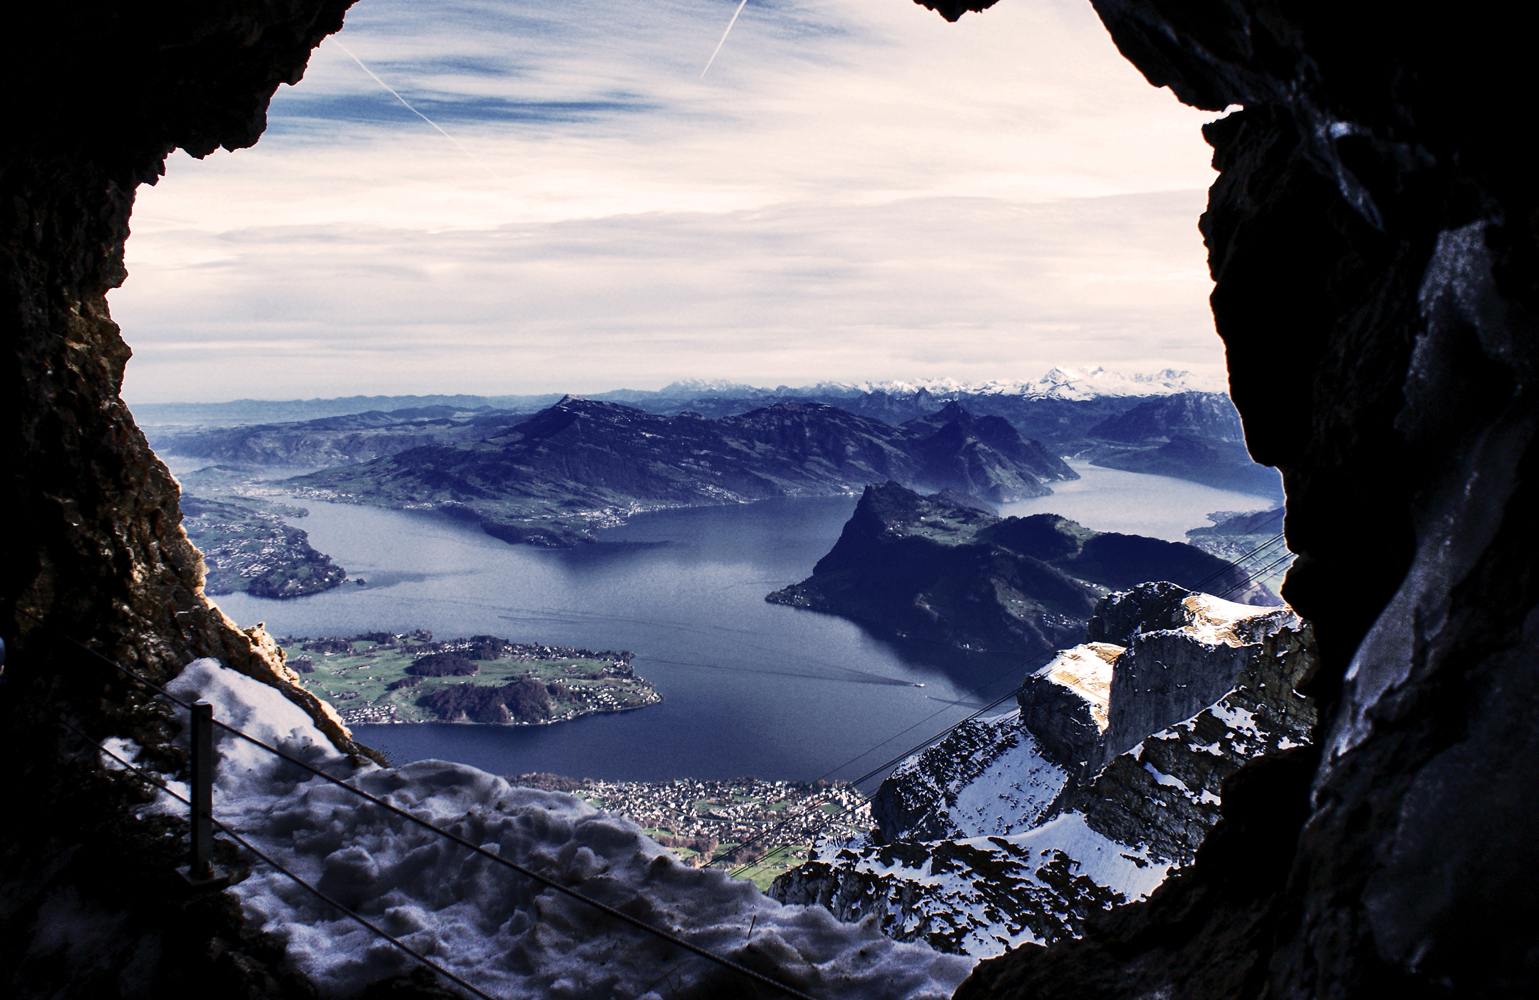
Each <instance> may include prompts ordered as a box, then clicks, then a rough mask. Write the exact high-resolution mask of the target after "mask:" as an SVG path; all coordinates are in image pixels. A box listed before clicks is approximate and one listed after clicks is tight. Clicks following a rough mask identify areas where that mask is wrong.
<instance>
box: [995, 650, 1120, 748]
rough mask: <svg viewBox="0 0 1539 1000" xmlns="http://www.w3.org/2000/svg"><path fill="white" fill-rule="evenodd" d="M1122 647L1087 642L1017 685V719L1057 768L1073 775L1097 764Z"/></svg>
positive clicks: (1061, 653) (1064, 651)
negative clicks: (1029, 731)
mask: <svg viewBox="0 0 1539 1000" xmlns="http://www.w3.org/2000/svg"><path fill="white" fill-rule="evenodd" d="M1122 652H1123V647H1121V646H1118V645H1114V644H1112V643H1109V642H1087V643H1085V644H1083V645H1079V646H1075V647H1073V648H1072V649H1065V650H1063V651H1061V652H1059V654H1058V655H1057V656H1055V657H1053V659H1052V660H1051V661H1049V662H1048V663H1047V664H1046V665H1045V666H1043V667H1042V668H1041V669H1040V670H1037V671H1036V672H1034V673H1033V674H1031V675H1030V676H1029V677H1027V678H1026V680H1025V682H1024V683H1023V684H1022V685H1021V690H1020V692H1019V694H1018V695H1017V699H1016V700H1017V701H1019V702H1020V706H1021V719H1022V720H1023V722H1024V723H1025V725H1026V728H1027V729H1029V730H1031V731H1032V733H1034V734H1035V735H1036V737H1037V739H1038V740H1039V741H1040V742H1041V744H1042V748H1043V749H1044V750H1045V751H1046V752H1047V754H1048V756H1049V757H1051V758H1052V759H1053V760H1054V761H1055V762H1056V763H1058V764H1060V765H1062V766H1063V767H1066V768H1068V769H1069V770H1070V771H1078V770H1080V769H1082V768H1085V767H1088V766H1091V765H1093V764H1095V763H1098V762H1099V755H1100V746H1101V743H1102V739H1103V736H1104V734H1105V732H1106V727H1107V724H1108V723H1107V720H1108V717H1109V715H1108V713H1109V710H1110V702H1111V686H1112V674H1113V669H1112V665H1113V664H1114V663H1116V662H1117V659H1118V658H1119V657H1120V656H1121V655H1122Z"/></svg>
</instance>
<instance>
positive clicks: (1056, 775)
mask: <svg viewBox="0 0 1539 1000" xmlns="http://www.w3.org/2000/svg"><path fill="white" fill-rule="evenodd" d="M1014 714H1015V715H1016V716H1019V714H1020V713H1019V712H1016V713H1014ZM1068 782H1069V775H1068V772H1066V771H1064V770H1063V768H1061V767H1059V766H1058V765H1056V764H1054V763H1052V762H1051V761H1048V760H1046V759H1044V758H1043V757H1042V754H1041V753H1040V751H1039V750H1038V748H1037V741H1036V739H1035V738H1034V737H1033V736H1032V735H1031V733H1029V732H1027V731H1026V730H1024V729H1023V730H1021V734H1020V741H1019V742H1018V743H1016V745H1015V746H1013V747H1011V748H1010V749H1008V750H1006V751H1005V752H1004V753H1002V754H1000V755H999V756H998V757H996V758H995V759H994V760H993V761H991V762H990V763H989V766H988V767H986V768H985V769H984V770H983V772H982V773H980V774H979V775H978V776H977V777H975V778H973V779H972V780H971V781H970V782H968V783H967V784H966V785H964V786H963V787H962V789H961V791H959V792H958V793H957V796H956V801H955V802H954V803H953V804H952V805H951V807H950V808H949V809H948V810H947V813H948V818H949V819H950V821H951V822H952V824H953V825H955V826H956V828H957V830H958V831H959V832H960V834H961V836H962V837H963V838H969V837H987V836H1001V835H1005V834H1010V833H1014V832H1015V831H1017V830H1020V829H1022V828H1026V827H1030V826H1031V825H1032V824H1033V823H1035V822H1036V821H1037V820H1038V819H1039V818H1041V816H1042V814H1043V813H1044V812H1046V811H1047V808H1048V807H1049V806H1051V805H1052V804H1053V800H1054V799H1056V798H1057V797H1058V793H1059V792H1061V791H1063V787H1064V785H1066V784H1068Z"/></svg>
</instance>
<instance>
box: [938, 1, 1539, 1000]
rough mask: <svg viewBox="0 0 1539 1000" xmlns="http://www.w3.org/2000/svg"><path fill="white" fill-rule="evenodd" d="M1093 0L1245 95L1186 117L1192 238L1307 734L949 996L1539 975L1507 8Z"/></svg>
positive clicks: (1537, 353)
mask: <svg viewBox="0 0 1539 1000" xmlns="http://www.w3.org/2000/svg"><path fill="white" fill-rule="evenodd" d="M1094 2H1095V7H1096V10H1097V12H1098V13H1099V14H1100V16H1101V18H1102V20H1103V22H1104V23H1105V24H1106V26H1107V28H1108V30H1109V31H1110V32H1111V35H1112V38H1113V40H1114V41H1115V42H1116V44H1117V46H1118V47H1119V48H1120V49H1121V50H1122V52H1123V53H1124V54H1125V55H1126V56H1127V57H1128V58H1129V59H1130V60H1131V61H1132V62H1133V63H1134V64H1135V65H1137V66H1138V67H1139V68H1140V69H1141V70H1142V71H1143V73H1144V74H1145V76H1147V77H1148V78H1149V80H1150V81H1151V82H1152V83H1155V84H1157V85H1163V86H1169V87H1170V88H1171V89H1172V90H1173V91H1174V92H1175V93H1176V95H1177V96H1178V97H1179V98H1180V99H1181V100H1183V101H1185V102H1187V103H1189V104H1193V105H1195V106H1198V107H1202V108H1209V109H1214V110H1219V109H1223V108H1226V107H1228V106H1230V105H1241V106H1243V108H1244V110H1242V111H1239V112H1236V113H1234V114H1231V115H1229V116H1228V117H1226V118H1224V119H1222V120H1220V121H1217V122H1215V123H1213V124H1212V125H1210V126H1208V127H1207V129H1206V130H1205V132H1206V135H1207V137H1208V139H1209V141H1210V142H1211V143H1212V144H1213V146H1214V150H1215V152H1214V164H1215V166H1216V167H1217V168H1218V169H1219V171H1220V176H1219V178H1218V180H1217V181H1216V183H1215V184H1214V186H1213V188H1212V190H1211V192H1210V196H1209V203H1208V211H1207V213H1206V214H1205V215H1204V217H1203V220H1202V232H1203V236H1204V238H1205V240H1206V242H1207V245H1208V249H1209V264H1210V267H1211V270H1212V273H1213V277H1214V279H1215V281H1216V287H1215V289H1214V292H1213V296H1212V304H1213V311H1214V316H1215V319H1216V321H1217V326H1218V331H1219V334H1220V336H1221V337H1222V338H1223V340H1224V344H1225V347H1226V351H1227V357H1228V367H1229V374H1230V391H1231V396H1232V398H1233V399H1234V402H1235V404H1236V406H1237V407H1238V409H1239V411H1240V415H1241V418H1242V420H1243V421H1244V424H1245V431H1246V442H1247V444H1248V446H1249V448H1250V452H1251V454H1252V455H1253V456H1254V457H1255V458H1256V459H1257V460H1258V461H1261V462H1265V463H1268V464H1272V465H1276V466H1277V467H1279V468H1280V469H1281V470H1282V472H1283V475H1284V480H1285V484H1286V488H1287V496H1288V503H1287V519H1286V525H1287V536H1288V545H1289V548H1290V549H1292V550H1293V551H1295V552H1297V553H1299V559H1298V562H1297V563H1296V565H1295V566H1294V568H1293V570H1292V571H1291V572H1290V574H1289V577H1288V581H1287V583H1286V584H1285V586H1284V589H1283V596H1284V597H1286V598H1287V599H1288V600H1289V602H1290V603H1291V604H1292V605H1293V606H1294V607H1295V608H1296V609H1297V610H1298V611H1299V613H1300V614H1301V615H1303V616H1304V617H1306V618H1308V619H1309V620H1310V621H1312V622H1313V623H1314V624H1315V626H1316V628H1317V630H1318V635H1319V642H1320V652H1321V669H1320V671H1319V673H1318V674H1317V676H1316V678H1315V680H1314V681H1313V683H1312V684H1311V685H1310V688H1309V690H1310V693H1311V694H1313V695H1314V696H1315V697H1316V698H1317V699H1318V700H1319V702H1320V708H1321V719H1322V722H1321V729H1320V736H1321V737H1322V740H1321V741H1320V743H1321V745H1322V746H1323V748H1324V749H1323V756H1322V755H1321V754H1320V753H1317V752H1309V751H1292V752H1290V755H1287V756H1285V757H1284V758H1281V759H1279V760H1276V761H1271V762H1268V763H1266V764H1264V765H1259V766H1258V765H1253V766H1252V767H1250V768H1246V769H1243V770H1242V771H1241V772H1239V773H1238V774H1236V775H1235V776H1234V778H1233V779H1231V790H1230V793H1229V794H1226V796H1225V803H1224V817H1225V818H1224V821H1223V822H1222V823H1221V824H1220V825H1219V827H1218V828H1217V829H1216V830H1215V831H1214V833H1213V835H1212V836H1210V837H1209V838H1208V841H1207V842H1206V843H1205V845H1204V847H1203V849H1202V852H1201V853H1200V854H1199V856H1198V860H1197V863H1196V865H1195V866H1194V868H1193V869H1192V870H1191V871H1190V872H1189V873H1187V874H1186V875H1184V876H1182V877H1181V878H1179V879H1177V880H1175V881H1174V882H1173V883H1172V884H1170V885H1168V886H1166V887H1165V888H1163V889H1162V890H1161V891H1160V892H1159V893H1157V894H1156V895H1155V896H1154V898H1153V899H1152V900H1151V901H1150V902H1149V903H1148V904H1145V905H1142V906H1138V907H1131V908H1129V909H1128V910H1127V911H1126V912H1123V913H1118V914H1116V915H1115V916H1114V917H1113V918H1111V919H1108V920H1105V921H1102V922H1092V925H1091V926H1090V928H1089V929H1088V932H1087V935H1086V938H1085V940H1083V941H1080V942H1075V943H1072V944H1068V945H1064V946H1058V947H1054V948H1051V949H1048V950H1042V949H1036V948H1024V949H1021V950H1020V951H1019V952H1017V953H1015V954H1012V955H1009V956H1006V957H1004V958H1001V959H1000V960H998V961H997V962H992V963H985V964H984V965H983V966H980V967H979V969H978V970H977V972H976V973H975V974H974V976H973V977H972V979H971V980H970V981H969V982H968V983H967V984H965V985H964V987H963V988H962V990H961V991H960V993H959V995H960V996H963V997H968V998H977V997H1003V996H1018V995H1030V996H1034V997H1044V998H1047V997H1068V996H1073V997H1112V996H1129V997H1131V996H1141V995H1167V996H1171V997H1201V996H1224V997H1249V996H1258V995H1262V994H1263V993H1265V994H1266V995H1268V996H1272V997H1303V996H1309V997H1346V996H1356V995H1366V994H1367V993H1368V992H1370V991H1384V990H1395V991H1399V992H1403V993H1405V994H1407V995H1415V996H1479V995H1518V994H1524V993H1532V992H1533V991H1534V990H1535V989H1536V988H1539V953H1536V952H1535V951H1533V950H1532V948H1531V942H1530V940H1529V936H1528V935H1527V934H1526V933H1525V932H1524V931H1521V930H1519V929H1520V928H1527V927H1531V926H1534V925H1535V924H1536V923H1539V912H1536V910H1539V892H1536V891H1535V890H1536V888H1539V887H1536V885H1535V873H1536V872H1539V857H1536V852H1539V847H1535V845H1534V842H1533V840H1532V838H1531V837H1529V836H1528V835H1527V831H1530V830H1532V829H1533V828H1534V827H1535V825H1536V823H1539V801H1536V800H1535V799H1534V798H1533V797H1532V796H1531V795H1525V794H1524V793H1523V792H1522V791H1521V789H1524V788H1532V787H1533V782H1534V780H1535V776H1536V775H1539V733H1536V730H1535V729H1534V727H1533V726H1532V725H1531V723H1529V722H1525V721H1521V720H1525V719H1532V717H1533V714H1534V712H1535V710H1536V708H1539V690H1536V686H1539V671H1536V670H1535V666H1536V662H1539V615H1536V614H1535V612H1534V608H1535V603H1536V598H1539V574H1536V573H1535V572H1534V564H1535V557H1536V541H1539V538H1536V533H1539V527H1536V524H1535V521H1534V519H1533V517H1532V515H1531V513H1529V512H1531V511H1533V510H1535V509H1539V495H1536V484H1539V479H1536V475H1539V448H1536V447H1535V443H1534V431H1535V428H1536V427H1539V404H1536V398H1535V393H1534V379H1535V375H1536V372H1539V343H1536V337H1535V332H1536V331H1535V326H1536V324H1535V312H1536V309H1539V267H1536V264H1539V241H1536V220H1539V214H1536V212H1535V207H1536V206H1535V202H1536V189H1535V186H1534V184H1533V183H1532V178H1531V176H1529V173H1530V171H1529V169H1528V167H1527V163H1528V159H1529V158H1528V154H1527V153H1526V152H1525V151H1524V150H1523V148H1522V146H1523V145H1524V137H1523V136H1521V135H1520V134H1519V133H1520V131H1521V130H1518V129H1515V128H1514V127H1513V123H1514V122H1515V121H1516V120H1519V119H1520V118H1521V117H1522V116H1523V115H1524V114H1526V113H1527V109H1528V108H1531V106H1532V95H1533V90H1534V82H1533V80H1532V78H1531V77H1530V76H1529V75H1528V73H1527V70H1526V68H1525V67H1526V66H1527V65H1528V63H1529V62H1530V61H1531V56H1530V44H1531V43H1530V41H1529V40H1528V36H1527V32H1526V31H1525V30H1523V29H1521V28H1520V27H1519V26H1518V25H1517V24H1516V23H1511V22H1509V20H1508V18H1507V17H1506V16H1505V12H1503V11H1501V10H1500V9H1499V8H1497V7H1495V6H1494V5H1480V6H1476V7H1473V8H1468V9H1460V10H1457V11H1455V10H1452V9H1450V10H1448V11H1447V12H1445V16H1440V17H1437V18H1430V19H1423V18H1413V17H1406V16H1405V15H1404V11H1403V9H1401V8H1398V7H1394V6H1391V5H1389V4H1387V3H1381V2H1371V3H1361V4H1353V5H1350V6H1348V7H1340V6H1337V7H1330V6H1321V5H1312V4H1303V3H1291V2H1284V3H1264V4H1263V3H1257V2H1250V0H1237V2H1233V3H1226V4H1198V5H1193V4H1190V3H1186V2H1176V0H1094ZM937 6H942V5H937ZM944 6H946V7H948V8H953V9H948V10H946V13H948V14H953V13H959V12H960V11H959V10H957V9H954V8H960V7H963V6H969V5H966V4H957V5H944ZM970 6H972V7H974V8H976V7H981V6H984V4H982V3H978V4H973V5H970ZM1525 498H1526V499H1525ZM1364 524H1372V525H1374V526H1375V529H1374V531H1372V532H1364V531H1363V530H1362V525H1364Z"/></svg>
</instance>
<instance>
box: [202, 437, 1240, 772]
mask: <svg viewBox="0 0 1539 1000" xmlns="http://www.w3.org/2000/svg"><path fill="white" fill-rule="evenodd" d="M177 464H178V465H183V463H177ZM1075 468H1076V470H1077V471H1078V472H1079V473H1080V474H1081V476H1082V477H1083V478H1082V479H1080V480H1079V481H1078V482H1070V483H1060V484H1054V489H1055V495H1053V496H1049V497H1042V498H1038V499H1034V500H1030V501H1024V502H1022V503H1017V504H1011V505H1008V506H1007V507H1006V508H1005V509H1004V510H1003V511H1002V512H1003V513H1006V514H1031V513H1042V512H1045V511H1052V512H1054V513H1060V514H1063V515H1064V516H1066V517H1070V518H1072V519H1074V520H1077V521H1080V522H1081V523H1083V524H1085V525H1086V526H1087V527H1091V528H1096V529H1099V530H1110V531H1125V532H1132V533H1139V534H1149V535H1154V536H1156V537H1161V538H1166V539H1170V540H1182V539H1183V538H1184V532H1185V531H1186V529H1188V528H1193V527H1198V526H1200V525H1204V524H1207V523H1208V521H1207V518H1206V514H1207V513H1208V512H1210V511H1217V510H1254V509H1259V508H1261V507H1264V506H1265V505H1266V504H1265V501H1264V500H1261V499H1259V498H1257V497H1254V496H1249V495H1245V494H1239V493H1230V492H1227V491H1223V490H1216V489H1212V488H1209V487H1204V486H1199V485H1195V484H1192V483H1186V482H1182V481H1179V480H1173V479H1166V478H1162V477H1155V476H1144V475H1138V474H1135V473H1127V472H1117V471H1113V470H1108V469H1099V468H1095V467H1093V466H1088V465H1083V464H1076V465H1075ZM857 499H858V498H857V497H855V496H853V495H852V496H847V497H829V498H814V499H798V500H766V501H761V502H758V503H753V504H733V505H729V506H722V507H700V508H689V509H681V510H671V511H660V512H654V513H650V514H644V515H640V516H637V517H634V518H632V519H631V520H630V522H629V523H627V524H625V525H623V526H621V527H618V528H613V529H610V530H607V531H604V532H602V533H601V535H600V537H601V540H600V542H599V543H597V544H592V545H584V546H580V547H578V548H575V549H561V550H545V549H535V548H531V547H528V546H520V545H509V544H506V543H504V542H500V541H498V540H496V539H494V538H492V537H490V536H488V535H486V534H484V533H482V532H481V531H480V530H479V529H478V528H476V527H475V526H473V525H466V524H464V523H461V522H457V521H454V520H451V519H449V518H446V517H443V516H441V515H436V514H432V513H425V512H416V511H390V510H383V509H379V508H374V507H366V506H353V505H342V504H328V503H316V502H314V501H310V500H298V501H295V502H297V503H300V504H302V505H303V506H304V507H306V508H307V509H309V510H310V512H311V513H310V516H309V517H306V518H301V519H296V520H294V521H292V522H291V523H293V524H295V525H297V526H299V527H301V528H303V529H305V530H306V531H308V532H309V534H310V541H311V544H313V545H314V546H315V547H316V548H317V549H319V550H320V551H322V552H325V553H327V554H328V555H330V556H332V558H333V559H335V560H336V561H337V562H338V563H339V564H340V565H342V566H345V567H346V568H347V570H348V573H349V577H350V580H349V582H348V583H346V584H344V585H343V586H342V587H340V588H338V589H336V590H332V591H328V592H326V593H322V594H316V595H313V596H309V597H302V598H297V599H290V600H283V601H278V600H266V599H261V598H253V597H250V596H249V595H246V594H232V595H228V596H224V597H220V598H218V599H217V600H218V603H219V605H220V606H221V607H222V608H224V610H225V611H226V612H227V613H229V614H230V615H231V616H232V617H234V618H235V619H236V620H237V621H238V622H240V623H241V624H243V625H250V624H252V623H254V622H258V621H264V622H266V624H267V628H268V630H269V631H270V632H272V633H273V634H274V635H277V636H284V635H289V634H293V635H300V636H322V635H352V634H355V633H358V632H363V631H374V630H381V629H383V630H389V631H395V632H401V631H405V630H408V629H414V628H426V629H430V630H431V631H433V632H434V633H435V636H437V637H438V638H449V637H454V636H469V635H475V634H493V635H499V636H504V637H506V638H509V639H513V640H515V641H519V642H541V643H548V644H552V645H569V646H577V647H584V648H589V649H617V650H618V649H629V650H634V651H635V652H636V654H637V655H636V658H635V660H634V666H635V669H636V671H637V673H639V674H640V675H642V676H644V677H646V678H648V679H649V680H651V681H653V682H654V683H656V684H657V687H658V690H659V691H660V692H661V693H662V694H663V697H664V702H663V704H661V705H658V706H654V707H651V708H646V709H643V710H640V711H636V712H629V713H624V714H617V715H598V716H589V717H586V718H583V719H579V720H576V721H573V722H565V723H560V724H556V725H549V726H521V727H505V726H474V725H450V724H419V725H394V726H367V725H366V726H358V727H356V732H357V733H358V735H359V737H360V738H361V739H362V740H364V742H366V743H369V744H371V745H374V746H383V747H385V748H387V749H388V750H389V751H390V752H391V753H393V754H394V755H396V756H397V757H400V758H406V759H420V758H424V757H439V758H446V759H452V760H458V761H462V762H464V763H468V764H472V765H475V766H477V767H481V768H483V769H486V770H489V771H492V772H494V773H499V774H517V773H527V772H532V771H548V772H554V773H559V774H567V775H571V776H575V777H592V778H603V779H612V780H652V781H660V780H669V779H673V778H681V777H697V778H726V777H735V776H740V775H754V776H757V777H762V778H783V779H812V778H818V777H825V776H832V777H840V778H853V777H856V776H858V775H861V774H864V773H865V772H867V771H869V770H871V769H873V768H875V767H877V766H878V765H880V764H882V763H883V762H885V761H887V760H889V759H890V758H892V757H895V756H897V755H898V754H899V753H900V752H902V751H904V750H906V749H908V748H909V747H911V746H913V745H914V744H916V743H919V742H920V741H921V740H923V739H924V738H926V737H928V736H930V735H932V734H934V733H936V732H938V731H940V730H941V729H942V728H944V727H945V726H946V725H949V724H950V723H952V722H955V721H957V720H958V719H960V718H962V717H963V716H965V715H966V714H968V713H970V712H971V711H973V710H974V708H976V707H978V706H979V705H980V704H981V703H982V702H984V701H987V700H991V699H992V698H994V697H998V696H1000V695H1003V694H1006V693H1007V692H1009V691H1010V690H1011V689H1013V688H1014V687H1015V686H1016V685H1017V684H1018V683H1019V682H1020V679H1021V677H1022V675H1023V674H1024V672H1025V670H1026V669H1027V668H1028V667H1029V666H1035V664H1027V663H1025V662H1023V661H1021V660H1020V658H1019V657H994V656H977V655H971V656H964V655H962V654H960V653H958V652H956V651H953V650H948V649H944V648H939V647H925V646H919V645H901V646H900V645H897V644H894V643H890V642H887V641H884V640H881V639H878V638H876V637H874V636H872V635H870V634H869V633H867V632H866V631H865V630H863V629H862V628H861V627H860V626H858V625H855V624H854V623H852V622H849V621H846V620H844V619H841V618H836V617H833V616H829V615H822V614H817V613H814V612H808V611H801V610H798V609H794V608H788V607H783V606H777V605H771V604H767V603H765V601H764V595H765V594H767V593H769V592H770V591H771V590H774V589H776V588H779V587H782V586H785V585H786V584H788V583H792V582H794V581H797V580H801V579H803V578H805V577H806V576H807V575H808V574H809V573H810V572H811V571H812V567H813V565H814V564H815V563H816V562H817V560H818V559H819V558H821V557H822V556H823V555H824V554H825V553H826V552H827V551H828V550H829V548H830V547H832V545H833V543H834V541H835V540H836V539H837V538H838V537H839V532H840V530H841V529H842V527H843V525H844V522H845V521H846V520H847V519H848V517H849V515H850V513H851V511H853V509H854V507H855V503H856V500H857ZM359 578H362V579H364V580H366V581H367V583H366V584H365V585H363V586H359V585H357V584H356V583H354V582H352V581H353V580H356V579H359ZM920 684H922V685H923V687H919V686H916V685H920ZM955 702H962V704H960V705H958V704H954V703H955ZM1008 707H1009V705H1008V703H1007V704H1006V705H1005V706H1002V708H1008Z"/></svg>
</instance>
